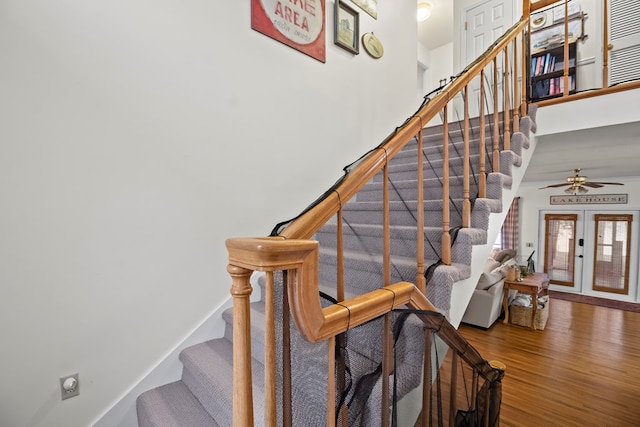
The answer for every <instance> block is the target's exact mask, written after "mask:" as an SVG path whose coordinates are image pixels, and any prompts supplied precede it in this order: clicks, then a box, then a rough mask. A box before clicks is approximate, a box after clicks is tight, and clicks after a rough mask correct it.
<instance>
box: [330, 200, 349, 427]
mask: <svg viewBox="0 0 640 427" xmlns="http://www.w3.org/2000/svg"><path fill="white" fill-rule="evenodd" d="M337 225H338V226H337V229H336V232H337V257H338V259H337V274H338V277H337V278H336V279H337V280H336V284H337V286H336V299H337V300H338V301H344V299H345V296H344V218H343V212H342V206H340V209H339V210H338V224H337ZM341 340H342V337H340V336H339V337H337V338H336V341H337V343H334V346H335V345H340V344H341ZM333 357H335V353H334V356H333ZM334 364H335V365H336V366H335V371H333V372H334V373H332V374H331V375H330V376H329V378H331V377H332V376H334V375H335V376H337V378H338V381H337V384H336V386H337V388H338V390H339V391H340V394H342V393H343V392H344V390H345V387H346V384H345V371H346V367H345V364H344V361H343V360H339V361H338V362H337V363H335V362H334ZM329 372H330V373H331V371H329ZM335 405H336V402H335V394H334V395H333V396H332V397H331V399H330V400H328V401H327V407H335ZM345 409H346V408H345ZM337 411H338V414H340V419H339V421H338V422H339V424H340V425H346V424H347V413H346V410H345V411H342V408H337ZM327 416H328V415H327ZM335 420H336V414H335V410H334V413H333V422H334V423H335Z"/></svg>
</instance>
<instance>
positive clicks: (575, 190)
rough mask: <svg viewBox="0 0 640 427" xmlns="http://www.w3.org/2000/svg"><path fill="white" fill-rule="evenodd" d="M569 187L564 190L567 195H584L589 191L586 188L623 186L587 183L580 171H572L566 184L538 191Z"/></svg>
mask: <svg viewBox="0 0 640 427" xmlns="http://www.w3.org/2000/svg"><path fill="white" fill-rule="evenodd" d="M567 185H568V186H569V187H568V188H567V189H565V190H564V192H565V193H567V194H574V195H575V194H584V193H586V192H588V191H589V189H588V188H586V187H591V188H600V187H604V186H605V185H624V184H621V183H619V182H595V181H587V177H586V176H584V175H580V169H574V170H573V176H570V177H567V182H563V183H562V184H553V185H547V186H546V187H541V188H540V190H542V189H544V188H558V187H564V186H567Z"/></svg>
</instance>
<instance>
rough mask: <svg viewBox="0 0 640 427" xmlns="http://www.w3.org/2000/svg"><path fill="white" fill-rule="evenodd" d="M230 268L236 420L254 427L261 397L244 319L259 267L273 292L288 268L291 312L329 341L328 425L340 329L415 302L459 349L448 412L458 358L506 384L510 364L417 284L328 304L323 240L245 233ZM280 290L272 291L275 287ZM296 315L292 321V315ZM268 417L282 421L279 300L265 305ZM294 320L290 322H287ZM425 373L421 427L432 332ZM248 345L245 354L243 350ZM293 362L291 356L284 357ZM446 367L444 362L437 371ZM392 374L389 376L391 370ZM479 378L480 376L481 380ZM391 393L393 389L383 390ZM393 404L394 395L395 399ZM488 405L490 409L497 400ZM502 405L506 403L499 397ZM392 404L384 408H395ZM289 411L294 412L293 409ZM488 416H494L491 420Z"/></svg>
mask: <svg viewBox="0 0 640 427" xmlns="http://www.w3.org/2000/svg"><path fill="white" fill-rule="evenodd" d="M227 249H228V252H229V267H228V271H229V272H230V274H231V276H232V278H233V282H232V289H231V293H232V296H233V309H234V324H233V343H234V355H233V369H234V383H233V425H234V426H253V425H254V419H253V399H252V374H251V371H252V369H251V352H250V349H251V334H250V329H249V328H248V326H247V325H248V324H247V323H245V322H244V319H246V318H247V317H248V313H249V295H250V294H251V283H250V276H251V273H252V272H253V271H263V272H266V273H267V277H268V279H267V284H268V285H267V289H266V290H265V292H267V291H269V290H270V289H269V287H271V286H272V285H273V283H274V280H273V273H274V272H275V271H280V270H286V271H287V273H288V274H287V280H286V283H285V287H286V293H285V295H286V297H285V300H287V301H288V304H290V312H291V314H292V317H293V320H294V321H295V323H296V326H297V327H298V329H299V331H300V332H301V334H302V335H303V336H304V337H305V338H306V339H307V340H309V341H311V342H320V341H323V340H328V341H329V346H328V357H329V364H328V366H329V369H328V372H327V378H328V381H327V425H328V426H333V425H335V420H336V408H335V405H333V404H332V403H331V402H333V401H334V396H336V389H335V386H336V385H335V370H334V369H335V366H336V360H335V345H336V343H335V340H336V336H337V335H338V334H340V333H343V332H345V331H347V330H348V329H349V328H354V327H357V326H359V325H362V324H364V323H366V322H368V321H370V320H373V319H375V318H378V317H380V316H383V315H385V314H388V313H390V312H391V311H392V310H395V309H398V308H401V307H403V306H407V307H408V308H411V309H414V310H418V311H419V312H418V317H419V318H420V319H422V321H423V322H424V324H425V326H426V328H427V330H428V331H431V332H433V333H435V335H436V336H438V337H439V338H440V339H441V340H442V341H443V342H444V343H445V344H446V345H447V346H448V347H449V348H451V349H453V353H454V369H453V372H452V376H451V387H450V393H451V395H450V402H451V403H450V407H449V414H448V417H449V419H450V420H452V419H453V417H454V416H455V413H456V404H455V401H456V398H455V394H456V392H457V387H456V383H457V381H456V373H455V372H456V371H455V361H456V360H457V358H460V359H462V360H464V361H465V362H466V363H467V364H468V366H469V367H471V368H472V370H473V377H474V379H475V378H477V376H481V377H483V378H484V379H485V380H487V381H490V382H492V383H495V385H496V387H499V386H500V384H499V383H500V380H501V378H502V376H503V375H504V367H503V366H499V365H495V364H494V366H495V367H494V366H492V364H490V363H489V362H487V361H486V360H484V359H483V358H482V357H481V356H480V354H479V353H478V352H477V350H475V349H474V348H473V347H472V346H471V345H469V343H468V342H467V341H466V340H465V339H464V338H463V337H462V336H461V335H460V334H459V332H458V331H457V330H456V329H455V328H454V327H453V325H451V324H450V323H449V322H448V321H447V320H446V318H445V317H444V316H443V315H441V314H439V313H438V312H437V309H436V308H435V307H434V306H433V305H432V304H431V303H430V302H429V300H428V299H427V298H426V297H425V296H424V294H423V293H422V292H421V291H420V290H419V289H418V288H416V287H415V286H414V285H413V284H412V283H409V282H400V283H395V284H391V285H388V286H385V287H383V288H381V289H377V290H375V291H372V292H369V293H367V294H363V295H359V296H356V297H354V298H351V299H347V300H345V301H342V302H340V303H339V304H333V305H330V306H328V307H324V308H323V307H322V306H321V302H320V298H319V289H318V243H317V242H314V241H310V240H283V239H279V238H255V239H252V238H240V239H229V240H227ZM271 290H272V289H271ZM286 320H288V319H286ZM265 323H266V325H265V327H266V330H267V332H266V334H267V336H266V338H265V397H266V402H265V419H264V425H266V426H275V425H276V422H277V408H276V386H277V384H276V366H275V363H276V362H275V356H274V354H275V336H274V334H273V333H270V332H269V330H275V325H274V324H275V321H274V310H273V299H267V300H266V302H265ZM287 323H288V322H285V324H287ZM426 339H427V344H428V345H426V346H425V371H424V375H425V378H424V381H423V383H424V388H423V396H424V397H423V399H424V402H425V405H426V406H425V407H424V408H423V409H422V417H421V425H424V426H427V425H430V424H429V419H430V417H428V416H427V414H429V413H430V411H429V409H428V406H429V400H428V396H429V395H430V393H429V392H430V389H431V387H432V381H431V379H430V376H431V373H432V367H431V345H430V339H431V338H430V335H429V334H427V335H426ZM240 348H242V349H243V350H244V351H236V350H240ZM284 359H285V361H284V362H283V363H284V364H285V365H286V364H287V363H288V362H287V361H286V359H287V357H284ZM437 369H438V367H436V370H437ZM283 372H284V382H285V383H287V376H288V374H287V369H284V371H283ZM385 376H386V377H388V375H385ZM474 381H475V380H474ZM288 387H289V389H288V390H287V389H286V388H287V387H286V386H285V387H283V389H284V390H283V396H284V397H283V400H284V401H285V402H286V401H287V399H290V398H291V396H290V393H291V390H290V385H289V386H288ZM383 389H386V390H388V387H387V388H383ZM387 401H388V397H387ZM485 403H486V405H487V414H488V409H489V401H486V402H485ZM494 405H497V407H499V402H497V403H496V402H494ZM284 406H285V408H284V414H283V420H284V421H283V424H284V425H291V419H290V417H291V415H290V408H289V410H288V409H287V408H286V404H285V405H284ZM388 406H389V405H388V404H383V407H387V408H388ZM287 412H289V414H287ZM487 419H488V417H487ZM387 421H388V417H384V418H383V425H388V423H387Z"/></svg>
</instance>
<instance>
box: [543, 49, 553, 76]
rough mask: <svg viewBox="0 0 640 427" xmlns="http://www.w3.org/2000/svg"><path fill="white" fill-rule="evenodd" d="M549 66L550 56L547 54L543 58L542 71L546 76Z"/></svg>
mask: <svg viewBox="0 0 640 427" xmlns="http://www.w3.org/2000/svg"><path fill="white" fill-rule="evenodd" d="M550 64H551V54H550V53H547V56H546V57H545V58H544V71H543V72H542V73H543V74H547V73H548V72H549V65H550Z"/></svg>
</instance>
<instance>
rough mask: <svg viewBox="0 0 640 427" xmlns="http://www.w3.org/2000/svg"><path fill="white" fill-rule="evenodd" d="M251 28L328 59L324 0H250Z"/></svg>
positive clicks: (319, 57)
mask: <svg viewBox="0 0 640 427" xmlns="http://www.w3.org/2000/svg"><path fill="white" fill-rule="evenodd" d="M251 28H253V29H254V30H256V31H258V32H260V33H262V34H264V35H265V36H268V37H271V38H272V39H274V40H277V41H279V42H280V43H283V44H285V45H287V46H289V47H291V48H293V49H296V50H298V51H300V52H302V53H304V54H306V55H309V56H310V57H312V58H314V59H317V60H318V61H321V62H325V60H326V46H325V43H326V41H325V0H311V1H305V2H298V1H291V2H286V3H285V2H282V1H278V0H251Z"/></svg>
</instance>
